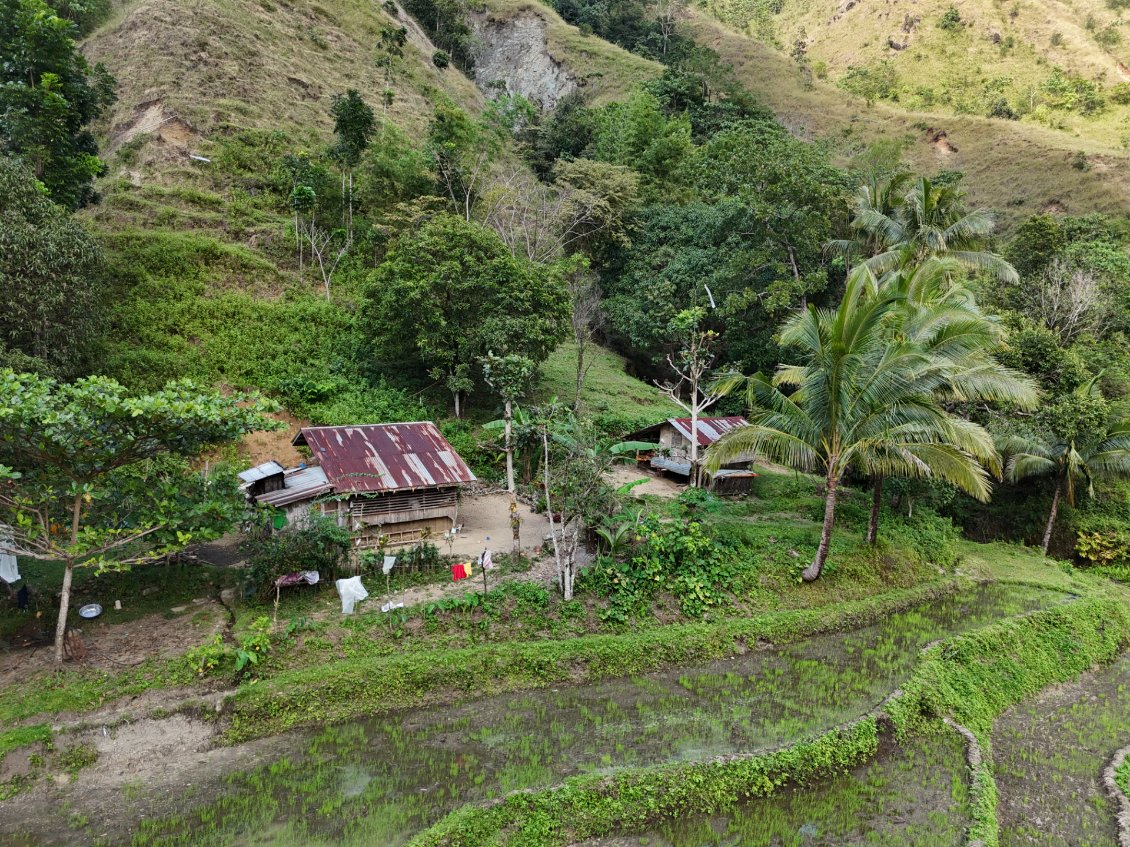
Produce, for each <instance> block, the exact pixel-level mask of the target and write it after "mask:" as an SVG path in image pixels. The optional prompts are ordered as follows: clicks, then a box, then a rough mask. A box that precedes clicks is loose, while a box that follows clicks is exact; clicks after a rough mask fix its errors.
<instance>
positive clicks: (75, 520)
mask: <svg viewBox="0 0 1130 847" xmlns="http://www.w3.org/2000/svg"><path fill="white" fill-rule="evenodd" d="M81 514H82V495H81V494H76V495H75V499H74V503H73V504H72V505H71V547H72V548H73V547H74V546H75V545H77V544H78V524H79V516H80V515H81ZM74 572H75V561H74V559H68V560H67V569H66V570H65V571H63V588H62V590H61V591H60V592H59V620H58V622H57V623H56V624H55V661H56V662H59V663H62V661H63V638H64V636H65V635H66V634H67V612H69V611H70V607H71V580H72V579H73V578H74Z"/></svg>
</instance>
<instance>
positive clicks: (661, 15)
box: [655, 0, 687, 55]
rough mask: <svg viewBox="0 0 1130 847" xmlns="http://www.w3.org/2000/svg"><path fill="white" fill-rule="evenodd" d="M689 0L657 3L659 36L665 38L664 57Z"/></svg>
mask: <svg viewBox="0 0 1130 847" xmlns="http://www.w3.org/2000/svg"><path fill="white" fill-rule="evenodd" d="M686 5H687V0H657V2H656V3H655V19H656V21H657V22H658V23H659V34H660V35H661V36H662V38H663V55H667V48H668V47H669V46H670V43H671V37H672V36H673V35H674V34H675V28H676V26H677V25H678V22H679V16H680V14H681V13H682V11H683V9H684V7H685V6H686Z"/></svg>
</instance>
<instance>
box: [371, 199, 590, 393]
mask: <svg viewBox="0 0 1130 847" xmlns="http://www.w3.org/2000/svg"><path fill="white" fill-rule="evenodd" d="M568 319H569V300H568V295H567V293H566V291H565V285H564V282H563V281H562V280H561V279H559V278H558V277H557V275H556V274H555V273H553V272H551V271H550V270H549V269H548V268H545V267H538V266H535V265H533V264H531V263H529V262H526V261H524V260H521V259H518V258H515V256H514V255H513V254H512V253H511V252H510V251H509V250H508V249H507V248H506V245H505V244H503V243H502V241H501V240H500V239H499V237H498V236H497V235H495V234H494V233H493V232H491V231H490V230H488V229H486V228H485V227H482V226H480V225H479V224H476V223H472V222H468V221H465V220H463V219H461V218H459V217H457V216H454V215H438V216H436V217H435V218H433V219H432V220H431V221H429V222H428V223H427V224H425V225H424V226H423V227H421V228H420V229H419V230H418V231H416V232H413V233H406V234H405V235H404V236H403V237H402V238H401V239H400V240H399V241H398V242H397V243H396V244H395V245H394V246H393V247H392V249H391V250H390V251H389V253H388V255H387V256H386V258H385V260H384V262H382V263H381V265H380V266H379V267H378V268H377V269H376V270H375V271H373V273H372V274H371V275H370V278H369V286H368V295H367V304H366V308H365V310H364V312H363V315H362V323H363V329H364V331H365V332H366V333H367V334H368V335H369V337H370V338H371V339H372V340H373V341H374V343H376V344H378V345H380V346H381V347H383V348H384V349H385V350H386V351H387V352H389V353H392V354H393V355H396V354H397V353H399V354H401V355H406V356H410V357H413V358H416V359H417V360H418V361H420V362H421V363H422V365H423V367H424V368H425V369H426V370H427V372H428V373H429V374H430V375H431V377H432V378H433V379H435V380H437V381H439V382H442V383H443V384H444V385H445V386H446V387H447V389H448V390H449V391H450V392H451V394H452V396H453V398H454V400H455V409H456V413H457V415H459V414H461V412H462V401H463V398H464V396H465V395H466V394H468V393H470V392H471V391H473V390H474V389H475V387H476V386H477V385H478V377H477V375H476V369H477V367H478V363H479V362H480V361H481V360H482V358H483V357H484V356H485V355H486V354H487V353H489V352H496V353H499V354H511V355H520V356H524V357H526V358H528V359H530V360H532V361H533V362H535V363H540V362H542V361H544V360H545V358H546V356H548V355H549V352H550V351H551V350H552V349H553V348H554V346H556V344H557V343H558V342H560V341H561V340H562V339H563V338H564V337H565V333H566V331H567V328H568Z"/></svg>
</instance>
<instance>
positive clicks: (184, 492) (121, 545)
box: [0, 369, 275, 661]
mask: <svg viewBox="0 0 1130 847" xmlns="http://www.w3.org/2000/svg"><path fill="white" fill-rule="evenodd" d="M267 410H268V406H267V405H266V404H265V403H264V402H263V401H261V400H258V399H257V398H254V397H251V396H241V395H229V396H223V395H220V394H217V393H214V392H208V391H201V390H198V389H197V388H195V387H194V386H192V385H191V384H190V383H187V382H174V383H170V384H169V385H167V386H166V387H165V388H163V389H161V390H159V391H155V392H152V393H149V394H136V393H133V392H131V391H129V390H128V389H126V388H124V387H123V386H122V385H120V384H119V383H117V382H115V381H114V380H112V379H109V378H106V377H85V378H83V379H80V380H77V381H76V382H74V383H60V382H56V381H55V380H53V379H50V378H48V377H42V376H38V375H35V374H21V373H16V372H15V371H13V370H10V369H6V370H3V371H0V466H2V467H3V476H4V481H3V482H2V483H0V524H3V525H4V527H5V530H4V533H3V535H0V550H3V551H5V552H12V553H14V554H15V555H17V556H26V557H30V558H34V559H40V560H45V561H60V562H62V563H63V565H64V572H63V583H62V589H61V592H60V601H59V618H58V622H57V624H56V629H55V658H56V660H57V661H62V659H63V639H64V635H65V633H66V628H67V615H68V611H69V606H70V591H71V584H72V580H73V577H74V571H75V570H76V569H77V568H82V567H90V568H98V569H111V568H115V567H128V566H129V565H131V564H136V563H140V562H145V561H151V560H152V559H154V558H156V557H160V556H162V555H164V554H166V553H169V552H172V551H175V550H179V549H183V547H184V546H186V545H187V544H189V543H190V542H192V541H194V540H198V539H199V538H200V537H201V536H203V537H213V536H214V535H215V534H218V532H222V531H223V530H224V529H226V528H230V525H231V518H232V517H233V515H234V512H233V509H236V508H238V506H239V505H240V497H239V492H238V489H235V488H234V487H229V488H227V489H225V488H223V486H222V485H218V484H210V483H209V481H208V480H207V479H202V478H201V477H200V476H199V475H197V474H192V473H182V474H180V475H179V476H178V477H176V478H173V479H170V478H169V476H168V475H167V474H166V475H164V476H162V475H160V474H157V475H154V476H152V477H150V476H148V475H146V474H145V473H143V471H144V469H145V467H146V465H147V463H153V462H161V461H166V460H175V459H181V460H185V459H191V458H194V457H196V456H197V455H198V454H199V453H200V451H201V450H202V449H204V448H206V447H210V446H212V445H216V444H221V443H223V442H228V441H231V440H233V439H236V438H238V437H240V436H241V435H243V434H245V433H247V432H250V431H253V430H257V429H267V428H272V427H273V426H275V424H274V423H273V422H272V421H270V420H269V419H268V418H266V417H265V416H264V412H265V411H267ZM190 492H195V494H194V496H188V495H189V493H190ZM225 516H227V518H228V520H227V521H226V522H225V520H224V518H225Z"/></svg>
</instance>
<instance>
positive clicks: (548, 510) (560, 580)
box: [541, 429, 565, 593]
mask: <svg viewBox="0 0 1130 847" xmlns="http://www.w3.org/2000/svg"><path fill="white" fill-rule="evenodd" d="M541 443H542V447H543V448H544V450H545V465H544V467H543V468H542V470H543V474H542V476H543V478H544V480H545V514H546V515H547V516H548V517H549V537H550V538H551V539H552V540H553V558H554V559H555V560H556V562H557V587H558V588H560V589H561V591H562V593H564V591H565V582H564V577H565V569H564V568H563V567H562V566H561V547H560V546H559V545H558V543H557V527H556V526H554V524H553V506H551V505H550V502H549V431H548V430H546V429H542V431H541ZM561 517H562V518H564V517H565V516H564V515H562V516H561Z"/></svg>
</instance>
